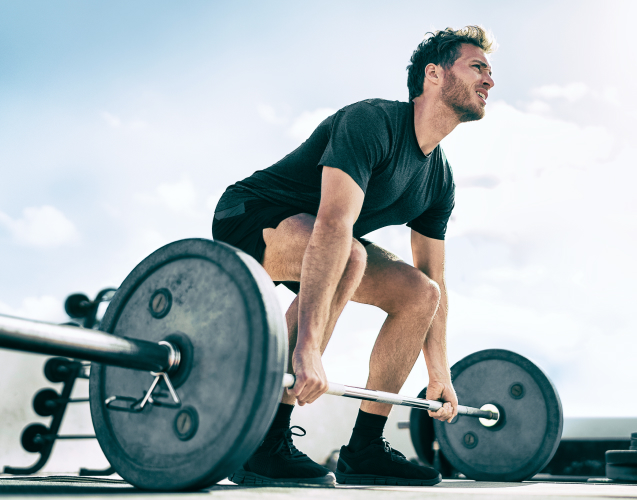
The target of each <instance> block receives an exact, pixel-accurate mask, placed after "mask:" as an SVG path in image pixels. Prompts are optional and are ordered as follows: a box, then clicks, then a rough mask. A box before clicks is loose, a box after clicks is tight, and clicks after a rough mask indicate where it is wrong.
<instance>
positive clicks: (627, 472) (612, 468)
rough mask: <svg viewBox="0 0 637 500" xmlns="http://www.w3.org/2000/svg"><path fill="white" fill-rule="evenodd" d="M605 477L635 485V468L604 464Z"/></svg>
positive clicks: (636, 480) (636, 472)
mask: <svg viewBox="0 0 637 500" xmlns="http://www.w3.org/2000/svg"><path fill="white" fill-rule="evenodd" d="M606 477H607V478H609V479H614V480H615V481H626V482H630V483H637V466H635V465H615V464H606Z"/></svg>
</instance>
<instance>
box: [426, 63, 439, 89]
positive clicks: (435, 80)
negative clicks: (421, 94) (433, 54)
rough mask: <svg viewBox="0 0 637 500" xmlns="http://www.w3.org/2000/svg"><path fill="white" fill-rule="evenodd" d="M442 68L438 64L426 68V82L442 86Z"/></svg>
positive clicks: (430, 64) (431, 64)
mask: <svg viewBox="0 0 637 500" xmlns="http://www.w3.org/2000/svg"><path fill="white" fill-rule="evenodd" d="M441 77H442V68H441V67H440V66H438V65H437V64H433V63H429V64H427V67H426V68H425V80H428V81H429V83H431V84H433V85H440V83H441V81H442V78H441Z"/></svg>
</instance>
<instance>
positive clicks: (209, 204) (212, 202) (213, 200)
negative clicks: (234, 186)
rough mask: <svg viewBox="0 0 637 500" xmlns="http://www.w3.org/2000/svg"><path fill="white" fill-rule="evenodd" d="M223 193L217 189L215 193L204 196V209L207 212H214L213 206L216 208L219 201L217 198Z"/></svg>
mask: <svg viewBox="0 0 637 500" xmlns="http://www.w3.org/2000/svg"><path fill="white" fill-rule="evenodd" d="M222 194H223V193H222V192H221V191H217V192H216V193H213V194H211V195H210V196H208V197H207V198H206V202H205V206H206V210H208V211H209V212H214V211H215V208H217V203H219V199H220V198H221V195H222Z"/></svg>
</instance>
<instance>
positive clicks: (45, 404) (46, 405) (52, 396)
mask: <svg viewBox="0 0 637 500" xmlns="http://www.w3.org/2000/svg"><path fill="white" fill-rule="evenodd" d="M59 399H60V395H59V394H58V393H57V392H56V391H54V390H53V389H42V390H41V391H38V393H37V394H36V395H35V396H34V397H33V410H34V411H35V412H36V413H37V414H38V415H40V416H41V417H50V416H51V415H53V414H54V413H55V412H56V410H57V409H58V408H59V406H60V404H59V402H58V401H59Z"/></svg>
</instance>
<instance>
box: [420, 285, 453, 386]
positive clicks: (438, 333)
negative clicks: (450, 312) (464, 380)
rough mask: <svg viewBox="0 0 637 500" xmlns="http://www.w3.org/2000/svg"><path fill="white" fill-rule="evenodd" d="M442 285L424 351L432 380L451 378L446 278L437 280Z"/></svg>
mask: <svg viewBox="0 0 637 500" xmlns="http://www.w3.org/2000/svg"><path fill="white" fill-rule="evenodd" d="M437 282H438V285H439V286H440V304H439V305H438V311H437V312H436V315H435V316H434V319H433V321H432V322H431V326H430V327H429V330H428V332H427V336H426V337H425V343H424V345H423V353H424V355H425V362H426V363H427V371H428V372H429V379H430V380H438V381H447V380H451V374H450V372H449V361H448V360H447V307H448V299H447V288H446V286H445V280H444V278H442V279H440V280H437Z"/></svg>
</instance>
